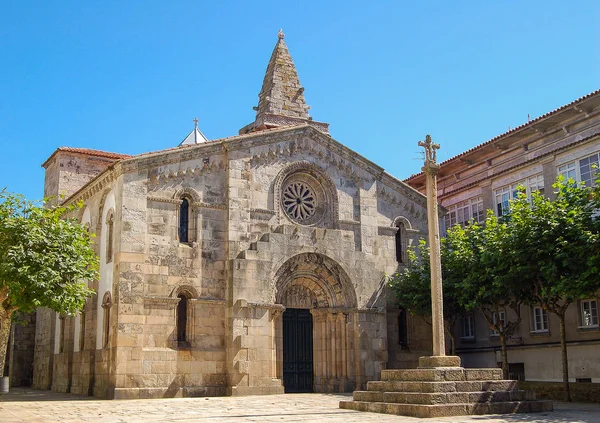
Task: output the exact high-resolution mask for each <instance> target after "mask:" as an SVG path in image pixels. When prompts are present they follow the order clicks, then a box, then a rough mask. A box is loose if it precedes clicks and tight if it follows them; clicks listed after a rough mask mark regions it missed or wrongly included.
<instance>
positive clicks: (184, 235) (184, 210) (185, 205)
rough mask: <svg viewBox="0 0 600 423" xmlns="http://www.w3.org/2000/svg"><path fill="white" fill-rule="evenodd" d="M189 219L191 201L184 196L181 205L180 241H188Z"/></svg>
mask: <svg viewBox="0 0 600 423" xmlns="http://www.w3.org/2000/svg"><path fill="white" fill-rule="evenodd" d="M189 221H190V203H189V201H188V200H187V198H184V199H182V200H181V205H180V206H179V242H188V233H189Z"/></svg>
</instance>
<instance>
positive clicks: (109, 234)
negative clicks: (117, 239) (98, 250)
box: [106, 212, 115, 263]
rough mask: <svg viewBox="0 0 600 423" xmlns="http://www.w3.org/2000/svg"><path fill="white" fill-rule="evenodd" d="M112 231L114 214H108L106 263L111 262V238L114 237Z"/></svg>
mask: <svg viewBox="0 0 600 423" xmlns="http://www.w3.org/2000/svg"><path fill="white" fill-rule="evenodd" d="M114 229H115V215H114V213H112V212H111V213H109V215H108V217H107V218H106V262H107V263H110V262H111V261H112V255H113V237H114Z"/></svg>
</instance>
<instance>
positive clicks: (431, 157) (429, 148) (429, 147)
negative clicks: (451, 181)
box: [419, 135, 440, 163]
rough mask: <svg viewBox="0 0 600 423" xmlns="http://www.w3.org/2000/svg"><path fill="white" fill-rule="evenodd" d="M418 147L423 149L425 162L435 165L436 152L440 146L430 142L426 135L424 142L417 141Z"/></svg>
mask: <svg viewBox="0 0 600 423" xmlns="http://www.w3.org/2000/svg"><path fill="white" fill-rule="evenodd" d="M419 146H420V147H424V148H425V162H432V163H435V162H436V160H437V151H436V150H438V149H439V148H440V145H439V144H435V143H433V142H432V141H431V135H426V136H425V141H419Z"/></svg>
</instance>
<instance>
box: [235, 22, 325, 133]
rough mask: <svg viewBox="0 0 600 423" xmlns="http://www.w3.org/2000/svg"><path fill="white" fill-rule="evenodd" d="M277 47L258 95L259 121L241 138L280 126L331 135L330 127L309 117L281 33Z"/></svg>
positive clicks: (280, 31) (245, 128) (302, 90)
mask: <svg viewBox="0 0 600 423" xmlns="http://www.w3.org/2000/svg"><path fill="white" fill-rule="evenodd" d="M277 37H278V39H277V44H275V48H274V49H273V53H272V54H271V59H270V60H269V64H268V65H267V71H266V73H265V77H264V79H263V83H262V88H261V90H260V93H259V94H258V106H257V107H254V110H256V120H255V121H254V122H253V123H251V124H250V125H247V126H245V127H244V128H242V129H240V134H245V133H248V132H255V131H261V130H263V129H268V128H274V127H279V126H290V125H302V124H310V125H312V126H315V127H316V128H317V129H319V130H320V131H322V132H325V133H329V129H328V127H329V124H326V123H321V122H314V121H313V120H312V118H311V117H310V116H309V115H308V109H310V107H309V106H307V105H306V100H305V99H304V87H303V86H302V85H300V79H299V78H298V73H297V72H296V66H294V61H293V60H292V56H290V52H289V51H288V48H287V45H286V44H285V41H284V38H285V34H284V33H283V31H282V30H279V33H278V34H277Z"/></svg>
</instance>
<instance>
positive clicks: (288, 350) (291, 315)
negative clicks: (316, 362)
mask: <svg viewBox="0 0 600 423" xmlns="http://www.w3.org/2000/svg"><path fill="white" fill-rule="evenodd" d="M312 336H313V327H312V315H311V314H310V310H308V309H303V308H288V309H287V310H285V312H284V313H283V387H284V388H285V392H286V393H287V392H312V391H313V339H312Z"/></svg>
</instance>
